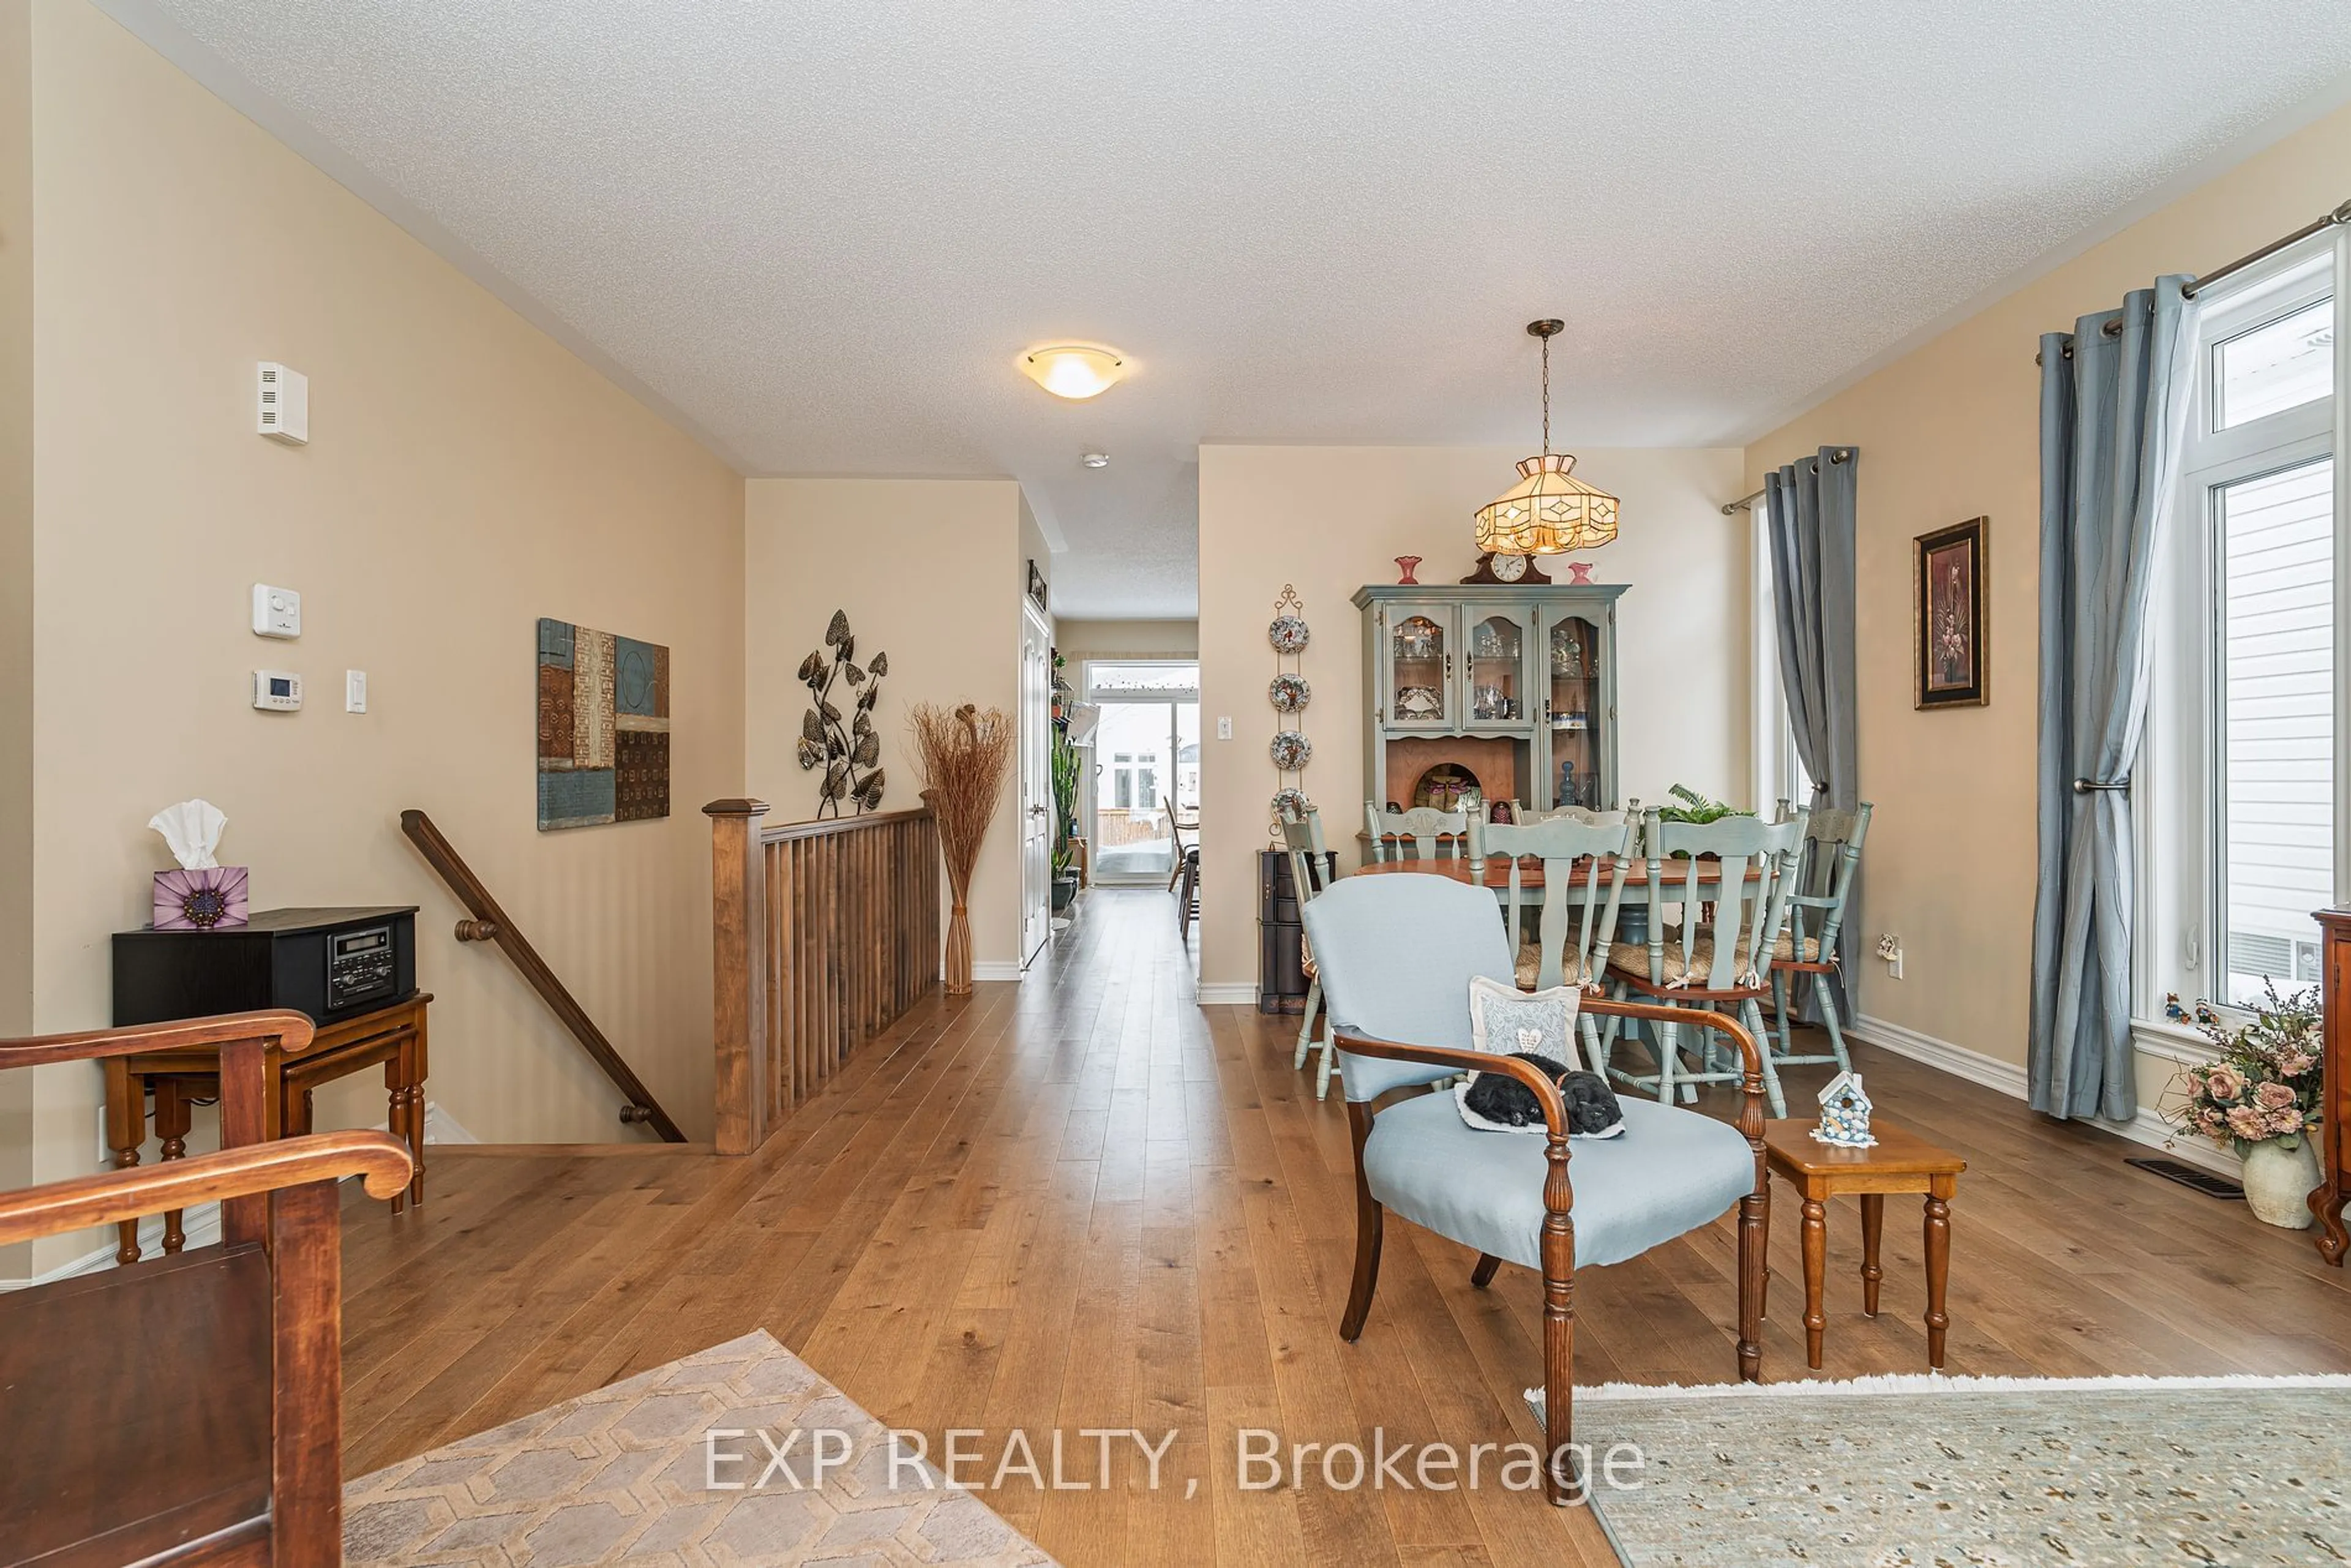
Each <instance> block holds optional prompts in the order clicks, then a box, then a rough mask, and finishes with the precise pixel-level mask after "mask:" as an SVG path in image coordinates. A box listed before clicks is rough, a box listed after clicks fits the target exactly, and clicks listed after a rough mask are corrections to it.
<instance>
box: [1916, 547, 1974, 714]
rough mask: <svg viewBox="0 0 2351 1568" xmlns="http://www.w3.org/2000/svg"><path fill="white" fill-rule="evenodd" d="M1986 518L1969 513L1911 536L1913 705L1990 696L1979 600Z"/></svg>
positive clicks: (1967, 703)
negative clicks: (1950, 523) (1947, 524)
mask: <svg viewBox="0 0 2351 1568" xmlns="http://www.w3.org/2000/svg"><path fill="white" fill-rule="evenodd" d="M1989 521H1990V519H1989V518H1986V517H1970V518H1969V519H1968V520H1967V521H1966V522H1964V523H1957V524H1954V525H1953V526H1951V527H1950V528H1940V529H1938V530H1937V531H1936V532H1934V533H1931V534H1920V535H1919V536H1918V537H1917V538H1916V539H1914V540H1912V541H1911V552H1912V553H1911V587H1910V614H1911V626H1912V632H1913V639H1914V641H1915V642H1916V643H1917V701H1916V702H1915V703H1913V704H1912V706H1915V707H1921V708H1932V707H1980V706H1982V705H1983V704H1985V703H1988V702H1990V701H1991V685H1990V676H1991V666H1990V664H1989V654H1988V652H1987V639H1986V632H1988V630H1989V627H1988V625H1987V623H1986V616H1985V605H1984V526H1985V524H1986V523H1987V522H1989Z"/></svg>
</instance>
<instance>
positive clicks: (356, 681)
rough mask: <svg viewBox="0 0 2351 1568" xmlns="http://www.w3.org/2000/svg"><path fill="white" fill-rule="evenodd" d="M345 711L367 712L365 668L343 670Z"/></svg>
mask: <svg viewBox="0 0 2351 1568" xmlns="http://www.w3.org/2000/svg"><path fill="white" fill-rule="evenodd" d="M343 711H344V712H345V713H365V712H367V672H366V671H365V670H345V671H344V672H343Z"/></svg>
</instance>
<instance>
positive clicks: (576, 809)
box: [538, 619, 669, 832]
mask: <svg viewBox="0 0 2351 1568" xmlns="http://www.w3.org/2000/svg"><path fill="white" fill-rule="evenodd" d="M668 815H669V650H668V649H667V648H664V647H663V646H661V645H660V644H659V643H640V642H638V641H637V640H636V639H635V638H633V637H616V636H614V635H613V634H612V633H611V632H598V631H595V630H593V629H592V628H590V627H586V626H575V625H573V624H572V623H571V622H569V621H549V620H545V619H542V620H541V621H540V622H539V623H538V826H539V831H542V832H545V831H549V830H550V829H554V828H588V827H594V826H597V825H598V824H600V823H604V822H633V821H645V820H648V819H651V818H654V817H666V816H668Z"/></svg>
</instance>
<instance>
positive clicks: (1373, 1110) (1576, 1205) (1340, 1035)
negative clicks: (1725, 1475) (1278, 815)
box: [1300, 876, 1771, 1503]
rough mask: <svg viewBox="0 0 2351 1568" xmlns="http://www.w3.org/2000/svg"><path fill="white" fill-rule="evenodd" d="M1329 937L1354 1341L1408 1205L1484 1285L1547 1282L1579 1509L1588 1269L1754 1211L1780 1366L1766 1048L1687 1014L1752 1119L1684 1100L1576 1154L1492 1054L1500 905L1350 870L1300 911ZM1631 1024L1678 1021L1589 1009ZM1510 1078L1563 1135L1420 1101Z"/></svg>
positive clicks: (1559, 1454) (1754, 1350) (1560, 1460)
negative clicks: (1486, 1022) (1443, 1085)
mask: <svg viewBox="0 0 2351 1568" xmlns="http://www.w3.org/2000/svg"><path fill="white" fill-rule="evenodd" d="M1300 914H1301V919H1302V920H1303V921H1304V922H1305V925H1306V931H1307V935H1308V936H1310V937H1311V939H1312V940H1313V943H1314V953H1315V959H1316V962H1317V963H1318V964H1319V965H1320V966H1321V968H1322V1002H1323V1006H1324V1008H1325V1009H1327V1010H1328V1012H1329V1015H1330V1019H1331V1030H1332V1042H1333V1044H1334V1045H1335V1046H1336V1048H1337V1050H1338V1052H1339V1058H1340V1081H1341V1082H1342V1084H1343V1087H1344V1089H1345V1091H1346V1096H1347V1124H1348V1126H1349V1129H1350V1131H1351V1132H1352V1134H1353V1143H1354V1150H1355V1274H1354V1285H1353V1290H1352V1291H1351V1292H1350V1293H1349V1296H1348V1299H1347V1310H1346V1314H1345V1316H1344V1317H1343V1318H1342V1319H1341V1320H1340V1323H1339V1333H1340V1335H1341V1337H1342V1338H1344V1339H1346V1340H1348V1341H1350V1342H1353V1340H1355V1339H1357V1338H1358V1337H1360V1336H1361V1335H1362V1333H1363V1332H1364V1321H1365V1319H1366V1318H1367V1317H1368V1316H1369V1314H1370V1312H1371V1307H1372V1295H1373V1292H1374V1290H1375V1289H1376V1288H1377V1287H1378V1284H1379V1273H1380V1238H1381V1234H1382V1231H1383V1229H1384V1223H1385V1216H1386V1213H1387V1211H1388V1210H1389V1209H1394V1210H1395V1212H1396V1213H1397V1215H1399V1216H1400V1217H1402V1218H1405V1219H1407V1220H1410V1221H1411V1222H1412V1223H1413V1224H1415V1225H1418V1226H1421V1227H1423V1228H1426V1229H1429V1230H1433V1231H1435V1232H1437V1234H1438V1235H1439V1236H1442V1237H1444V1238H1446V1239H1447V1240H1450V1241H1455V1242H1458V1243H1459V1244H1461V1245H1462V1246H1465V1247H1468V1248H1471V1249H1474V1250H1476V1252H1477V1253H1478V1262H1477V1265H1476V1267H1475V1268H1474V1269H1473V1270H1471V1272H1470V1276H1469V1282H1470V1283H1471V1284H1472V1285H1473V1286H1476V1287H1478V1288H1479V1289H1483V1288H1484V1287H1485V1286H1486V1285H1487V1284H1488V1283H1489V1282H1490V1281H1492V1280H1493V1277H1494V1273H1495V1270H1497V1269H1498V1268H1499V1266H1500V1265H1501V1264H1503V1263H1515V1264H1517V1265H1519V1266H1520V1267H1521V1268H1527V1269H1532V1270H1536V1271H1537V1272H1538V1273H1540V1274H1541V1277H1542V1288H1543V1370H1542V1386H1543V1400H1544V1408H1543V1415H1544V1437H1545V1444H1544V1451H1545V1454H1546V1456H1547V1459H1548V1462H1547V1463H1546V1464H1545V1466H1544V1476H1545V1484H1546V1490H1547V1491H1548V1493H1549V1495H1550V1497H1551V1500H1552V1501H1553V1502H1560V1503H1564V1502H1570V1501H1573V1500H1575V1497H1574V1489H1573V1478H1572V1477H1570V1476H1569V1475H1568V1474H1567V1473H1566V1464H1567V1460H1568V1458H1569V1454H1570V1449H1569V1444H1570V1443H1571V1441H1572V1433H1573V1399H1574V1384H1575V1311H1574V1281H1575V1270H1576V1269H1577V1268H1578V1267H1579V1266H1581V1267H1584V1268H1599V1267H1603V1266H1605V1265H1607V1264H1610V1263H1621V1262H1624V1261H1625V1260H1627V1259H1631V1258H1637V1257H1639V1256H1640V1255H1641V1254H1642V1253H1644V1252H1646V1251H1648V1250H1649V1249H1652V1248H1654V1247H1657V1246H1659V1245H1662V1244H1663V1243H1665V1242H1667V1241H1670V1240H1672V1239H1674V1238H1676V1237H1677V1236H1682V1235H1685V1234H1687V1233H1688V1232H1690V1231H1692V1230H1696V1229H1698V1228H1700V1227H1702V1226H1706V1225H1708V1224H1711V1223H1713V1222H1714V1221H1715V1220H1717V1219H1719V1218H1721V1217H1722V1216H1723V1215H1724V1214H1725V1213H1726V1212H1728V1211H1729V1210H1731V1209H1733V1208H1736V1209H1737V1211H1738V1214H1739V1220H1738V1231H1739V1281H1738V1293H1739V1329H1738V1336H1739V1337H1738V1355H1737V1361H1738V1367H1739V1375H1740V1377H1741V1378H1743V1379H1745V1380H1746V1381H1748V1382H1750V1383H1751V1382H1755V1381H1757V1380H1759V1379H1760V1378H1761V1374H1762V1354H1763V1353H1762V1347H1761V1329H1762V1312H1763V1284H1764V1273H1763V1270H1764V1258H1765V1241H1766V1235H1767V1228H1768V1226H1769V1223H1770V1214H1771V1197H1770V1192H1769V1189H1768V1186H1767V1185H1766V1181H1765V1176H1764V1164H1763V1078H1762V1058H1761V1048H1760V1047H1759V1046H1758V1045H1757V1043H1756V1041H1755V1038H1754V1036H1752V1035H1751V1034H1750V1033H1749V1032H1748V1031H1747V1030H1745V1029H1743V1028H1741V1027H1740V1025H1739V1024H1738V1023H1737V1022H1735V1021H1734V1020H1732V1019H1729V1018H1723V1017H1716V1016H1711V1015H1704V1014H1701V1015H1696V1016H1692V1015H1688V1014H1678V1015H1672V1016H1674V1017H1675V1018H1677V1019H1679V1020H1680V1021H1682V1023H1683V1025H1684V1027H1686V1028H1701V1029H1709V1030H1718V1031H1719V1032H1720V1033H1721V1034H1722V1035H1723V1036H1724V1037H1725V1038H1726V1039H1727V1040H1728V1041H1729V1044H1730V1045H1731V1046H1732V1047H1734V1048H1736V1050H1737V1051H1738V1052H1739V1054H1740V1058H1741V1059H1742V1060H1743V1061H1745V1063H1746V1071H1745V1073H1744V1075H1743V1081H1742V1088H1743V1090H1744V1097H1743V1099H1742V1100H1741V1102H1740V1111H1739V1123H1738V1125H1736V1126H1733V1125H1731V1124H1729V1123H1725V1122H1719V1121H1716V1120H1715V1119H1714V1118H1712V1117H1710V1116H1706V1115H1702V1114H1700V1113H1698V1112H1695V1111H1687V1110H1684V1109H1682V1108H1681V1107H1680V1106H1678V1105H1672V1104H1667V1103H1659V1102H1655V1101H1641V1100H1626V1101H1624V1102H1623V1106H1624V1112H1625V1124H1624V1125H1625V1131H1624V1133H1623V1134H1621V1135H1620V1136H1617V1137H1614V1138H1608V1139H1597V1140H1594V1139H1586V1140H1583V1141H1582V1142H1580V1143H1577V1144H1574V1145H1571V1144H1570V1142H1569V1129H1568V1123H1567V1113H1566V1110H1565V1107H1564V1106H1563V1104H1562V1102H1561V1099H1560V1095H1559V1092H1558V1090H1557V1088H1556V1087H1555V1086H1554V1085H1553V1084H1552V1082H1551V1080H1550V1079H1548V1078H1546V1077H1544V1076H1543V1074H1542V1073H1541V1071H1539V1070H1538V1069H1536V1068H1534V1067H1532V1066H1531V1065H1529V1064H1528V1063H1526V1062H1522V1061H1517V1060H1515V1059H1513V1058H1511V1057H1509V1056H1505V1055H1498V1054H1488V1053H1483V1052H1479V1051H1476V1050H1474V1049H1472V1046H1473V1036H1472V1033H1471V1028H1470V1019H1469V982H1470V980H1471V979H1472V978H1475V977H1485V978H1487V979H1490V980H1499V981H1501V982H1503V983H1504V984H1508V983H1510V980H1511V978H1512V972H1513V970H1514V968H1515V967H1516V965H1515V955H1514V954H1512V952H1511V951H1510V938H1509V936H1507V934H1505V932H1504V931H1503V929H1502V923H1501V922H1500V921H1499V920H1498V919H1496V918H1495V911H1494V898H1493V894H1490V893H1489V892H1488V891H1487V890H1485V889H1484V888H1481V887H1472V886H1469V885H1468V884H1467V883H1459V882H1456V881H1454V880H1453V879H1452V878H1450V877H1442V876H1356V877H1347V878H1345V879H1343V880H1342V881H1341V882H1340V883H1338V884H1337V885H1335V886H1333V887H1332V888H1330V889H1329V890H1327V891H1326V892H1324V893H1323V894H1322V896H1320V897H1319V898H1317V899H1315V900H1314V902H1312V903H1311V904H1307V905H1306V906H1305V908H1304V909H1303V910H1301V912H1300ZM1583 1006H1584V1007H1586V1008H1589V1009H1593V1010H1594V1011H1596V1012H1600V1013H1604V1014H1608V1015H1614V1016H1615V1017H1619V1018H1635V1019H1661V1018H1663V1017H1664V1016H1666V1015H1668V1014H1669V1013H1670V1012H1671V1009H1665V1008H1659V1007H1652V1006H1649V1005H1647V1004H1646V1003H1640V1002H1628V1001H1616V1000H1612V999H1609V998H1600V997H1591V998H1585V1000H1584V1002H1583ZM1465 1071H1468V1072H1478V1071H1487V1072H1497V1071H1499V1072H1507V1073H1509V1074H1510V1076H1511V1077H1513V1078H1515V1079H1517V1080H1518V1081H1519V1082H1521V1083H1523V1084H1525V1085H1526V1087H1527V1088H1528V1090H1529V1091H1530V1092H1532V1093H1533V1095H1534V1097H1535V1100H1536V1103H1538V1104H1539V1105H1540V1106H1541V1110H1542V1115H1543V1131H1544V1135H1543V1136H1542V1137H1540V1138H1536V1137H1531V1136H1528V1135H1526V1134H1517V1133H1497V1132H1487V1131H1481V1130H1479V1129H1476V1128H1472V1127H1470V1126H1469V1125H1468V1124H1466V1123H1464V1122H1463V1121H1462V1119H1461V1113H1460V1110H1459V1108H1458V1106H1457V1105H1456V1104H1455V1103H1454V1101H1453V1097H1452V1096H1451V1095H1449V1094H1430V1093H1426V1092H1420V1093H1411V1094H1405V1095H1400V1096H1399V1095H1398V1094H1397V1091H1400V1090H1420V1089H1425V1088H1426V1086H1427V1085H1428V1084H1430V1083H1433V1082H1437V1080H1439V1079H1442V1078H1449V1077H1451V1076H1452V1075H1453V1074H1455V1073H1458V1072H1465Z"/></svg>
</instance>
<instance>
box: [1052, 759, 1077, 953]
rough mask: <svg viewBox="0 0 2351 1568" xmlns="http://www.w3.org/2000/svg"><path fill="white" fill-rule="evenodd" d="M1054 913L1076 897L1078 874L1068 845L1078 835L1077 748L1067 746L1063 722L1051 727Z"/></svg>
mask: <svg viewBox="0 0 2351 1568" xmlns="http://www.w3.org/2000/svg"><path fill="white" fill-rule="evenodd" d="M1052 762H1053V913H1054V914H1056V915H1059V914H1060V913H1061V911H1063V910H1064V909H1067V908H1068V907H1069V906H1070V905H1071V903H1072V902H1073V901H1075V899H1076V898H1077V896H1078V873H1077V871H1076V869H1075V868H1074V867H1073V866H1071V863H1070V862H1071V845H1072V843H1073V841H1075V840H1076V838H1077V836H1078V748H1077V747H1075V746H1072V745H1071V743H1070V732H1069V728H1068V726H1067V723H1066V721H1064V722H1062V723H1059V724H1056V725H1055V726H1054V727H1053V757H1052Z"/></svg>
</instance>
